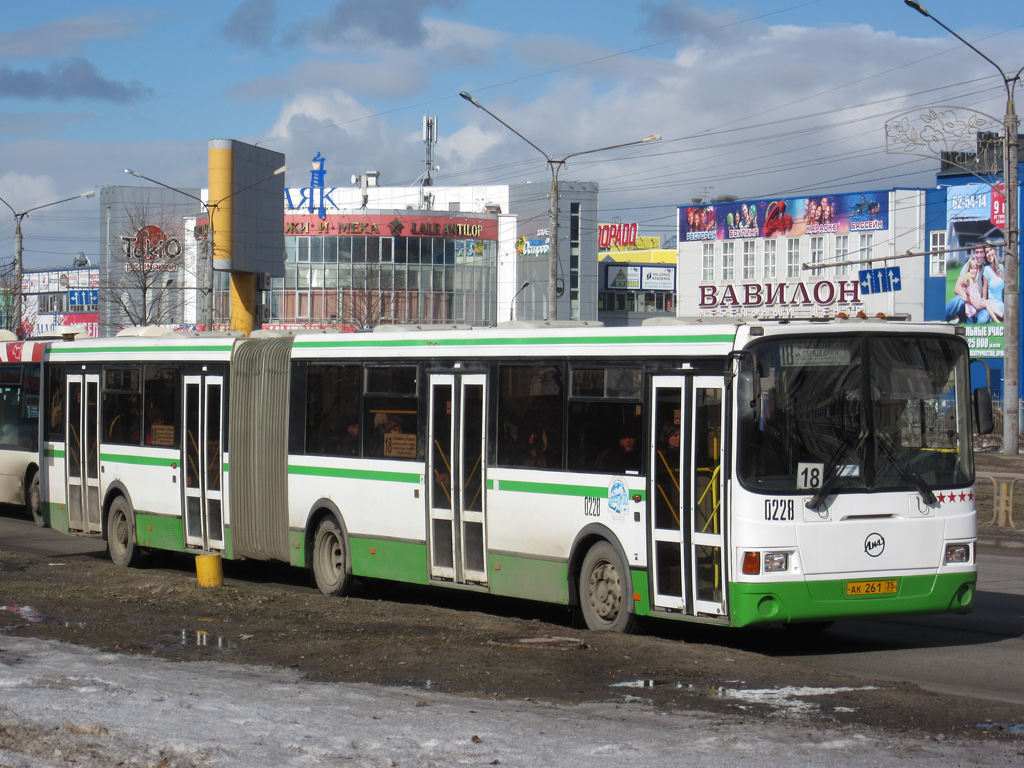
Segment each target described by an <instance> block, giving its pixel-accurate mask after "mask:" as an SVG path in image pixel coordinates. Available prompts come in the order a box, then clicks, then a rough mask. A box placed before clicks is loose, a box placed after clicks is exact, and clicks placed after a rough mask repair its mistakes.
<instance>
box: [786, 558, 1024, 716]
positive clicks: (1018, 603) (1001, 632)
mask: <svg viewBox="0 0 1024 768" xmlns="http://www.w3.org/2000/svg"><path fill="white" fill-rule="evenodd" d="M1017 551H1018V552H1020V554H1011V555H1007V554H997V553H993V552H990V551H983V552H982V553H981V556H980V557H979V561H978V593H977V598H976V602H975V608H974V611H973V612H972V613H970V614H967V615H963V616H959V615H940V616H914V617H908V618H900V619H886V620H874V621H844V622H838V623H836V624H835V625H833V626H832V628H831V629H829V630H828V631H827V632H826V633H824V634H823V635H822V642H821V643H820V645H819V646H818V648H817V649H813V648H809V647H808V644H806V643H803V644H801V646H800V650H799V652H795V653H789V652H787V651H786V649H785V647H784V643H783V642H781V641H780V643H779V645H777V646H776V647H774V648H772V649H771V653H772V654H773V655H777V656H787V657H788V658H790V659H806V660H807V661H808V662H809V663H813V664H815V665H816V666H823V667H827V668H830V669H834V670H837V671H840V672H847V673H851V674H855V675H857V676H859V677H862V678H866V679H877V680H884V681H888V682H902V681H906V682H911V683H914V684H915V685H917V686H919V687H921V688H924V689H925V690H931V691H937V692H940V693H950V694H955V695H963V696H971V697H974V698H978V699H987V700H993V701H1003V702H1008V703H1012V704H1019V705H1021V706H1022V707H1024V671H1022V669H1021V660H1022V659H1024V556H1022V555H1024V550H1017Z"/></svg>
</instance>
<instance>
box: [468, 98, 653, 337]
mask: <svg viewBox="0 0 1024 768" xmlns="http://www.w3.org/2000/svg"><path fill="white" fill-rule="evenodd" d="M459 96H461V97H462V98H464V99H465V100H466V101H468V102H469V103H470V104H472V105H473V106H474V107H477V108H478V109H482V110H483V111H484V112H486V113H487V114H488V115H490V116H491V117H493V118H494V119H495V120H497V121H498V122H499V123H501V124H502V125H503V126H505V127H506V128H508V129H509V130H510V131H512V133H514V134H515V135H516V136H518V137H519V138H520V139H522V140H523V141H525V142H526V143H527V144H529V145H530V146H531V147H533V148H534V149H536V150H537V151H538V152H540V153H541V154H542V155H543V156H544V160H545V161H546V162H547V164H548V167H549V168H550V169H551V193H550V194H549V196H548V197H549V199H550V201H551V211H550V217H551V227H550V228H551V258H550V261H551V264H550V272H549V274H548V318H547V319H548V320H557V319H558V290H557V288H556V286H557V281H558V173H559V171H561V170H562V168H563V167H564V166H565V164H566V161H568V160H569V158H572V157H579V156H580V155H590V154H593V153H594V152H604V151H606V150H609V149H621V148H623V147H633V146H636V145H638V144H648V143H650V142H652V141H660V140H661V136H657V135H651V136H645V137H644V138H642V139H638V140H637V141H628V142H626V143H625V144H612V145H611V146H608V147H598V148H597V149H587V150H584V151H582V152H573V153H572V154H568V155H564V156H563V157H560V158H555V157H552V156H551V155H549V154H548V153H547V152H545V151H544V150H543V149H541V148H540V147H538V146H537V145H536V144H534V143H533V142H532V141H530V140H529V139H528V138H526V137H525V136H523V134H521V133H520V132H519V131H517V130H516V129H515V128H513V127H512V126H511V125H509V124H508V123H506V122H505V121H504V120H502V119H501V118H500V117H498V116H497V115H496V114H494V113H493V112H491V111H490V110H489V109H487V107H485V106H484V105H483V104H481V103H480V102H479V101H477V100H476V99H474V98H473V97H472V96H470V95H469V94H468V93H466V92H465V91H462V92H460V93H459Z"/></svg>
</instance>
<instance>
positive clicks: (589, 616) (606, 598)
mask: <svg viewBox="0 0 1024 768" xmlns="http://www.w3.org/2000/svg"><path fill="white" fill-rule="evenodd" d="M625 572H626V569H625V566H623V564H622V561H621V560H620V559H619V556H618V555H617V554H615V550H614V549H613V548H612V545H611V544H609V543H608V542H607V541H602V542H599V543H598V544H595V545H594V546H593V547H591V548H590V551H589V552H587V556H586V557H585V558H584V559H583V570H582V571H581V572H580V583H579V591H580V611H581V612H582V614H583V620H584V621H585V622H586V624H587V629H590V630H595V631H605V632H609V631H610V632H634V631H635V630H636V628H637V619H636V615H635V614H633V613H631V612H630V611H629V610H628V609H627V605H628V603H626V602H625V600H624V594H623V593H624V591H625ZM629 597H630V596H629V595H625V598H627V599H628V598H629Z"/></svg>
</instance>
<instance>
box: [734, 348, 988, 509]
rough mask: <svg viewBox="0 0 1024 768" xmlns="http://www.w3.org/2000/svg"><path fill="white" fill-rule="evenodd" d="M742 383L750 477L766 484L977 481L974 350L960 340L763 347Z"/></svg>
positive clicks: (918, 487) (897, 485) (886, 486)
mask: <svg viewBox="0 0 1024 768" xmlns="http://www.w3.org/2000/svg"><path fill="white" fill-rule="evenodd" d="M749 353H750V354H749V355H748V356H746V359H745V362H744V366H743V371H742V373H741V380H740V386H739V389H738V391H739V396H738V406H737V417H738V418H737V424H738V430H739V434H738V447H739V476H740V479H741V481H742V482H743V484H744V485H745V486H746V487H748V488H750V489H751V490H757V491H804V492H809V493H812V494H814V495H813V497H812V502H813V506H817V505H818V504H820V503H821V501H822V499H823V498H824V497H825V496H826V495H828V494H829V493H834V492H838V491H842V490H870V491H877V490H915V491H918V492H920V493H921V495H922V496H923V497H924V498H925V499H926V501H928V502H929V503H934V497H933V494H932V492H931V491H932V489H934V488H950V487H954V486H963V485H966V484H968V483H970V482H972V481H973V478H974V466H973V452H972V446H971V421H970V413H969V411H968V407H969V397H968V393H969V387H970V380H969V378H968V365H969V358H968V354H969V353H968V350H967V347H966V345H964V344H963V342H962V341H961V340H959V339H956V338H954V337H929V336H895V335H890V334H886V335H882V334H879V335H876V336H865V335H857V336H852V335H851V336H839V337H837V336H830V337H804V338H784V339H765V340H764V341H761V342H758V343H756V344H752V345H751V346H750V347H749Z"/></svg>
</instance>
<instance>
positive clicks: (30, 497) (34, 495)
mask: <svg viewBox="0 0 1024 768" xmlns="http://www.w3.org/2000/svg"><path fill="white" fill-rule="evenodd" d="M25 511H26V512H27V513H28V514H29V515H31V517H32V521H33V522H34V523H35V524H36V525H38V526H39V527H40V528H45V527H46V520H44V519H43V498H42V495H41V493H40V491H39V473H38V472H36V473H35V474H34V475H32V479H31V480H30V481H29V484H28V493H26V494H25Z"/></svg>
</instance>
